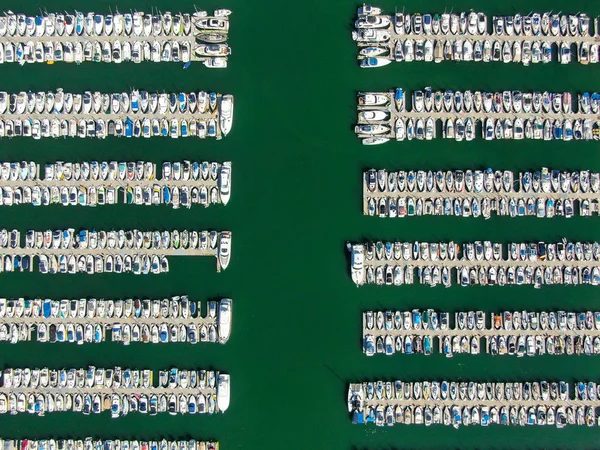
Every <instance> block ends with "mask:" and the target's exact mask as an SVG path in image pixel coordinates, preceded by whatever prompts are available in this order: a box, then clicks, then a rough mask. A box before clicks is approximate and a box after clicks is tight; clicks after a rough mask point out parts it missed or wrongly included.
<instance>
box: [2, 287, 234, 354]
mask: <svg viewBox="0 0 600 450" xmlns="http://www.w3.org/2000/svg"><path fill="white" fill-rule="evenodd" d="M201 308H202V305H201V302H195V301H190V300H189V299H188V297H187V296H186V295H184V296H181V297H180V296H176V297H172V298H171V299H153V300H150V299H131V298H128V299H125V300H104V299H98V300H97V299H95V298H89V299H85V298H82V299H73V300H68V299H62V300H50V299H39V298H37V299H24V298H19V299H8V300H7V299H5V298H0V341H4V342H10V343H11V344H16V343H18V342H23V341H30V340H36V341H37V342H50V343H55V342H71V343H77V344H86V343H99V342H103V341H107V340H109V337H110V340H111V341H112V342H121V343H122V344H124V345H129V344H130V343H134V342H143V343H153V344H158V343H170V342H189V343H190V344H197V343H198V342H218V343H220V344H225V343H226V342H227V341H228V340H229V336H230V334H231V318H232V301H231V299H228V298H224V299H222V300H221V301H220V302H216V301H209V302H207V313H206V314H205V316H204V317H203V316H202V311H201Z"/></svg>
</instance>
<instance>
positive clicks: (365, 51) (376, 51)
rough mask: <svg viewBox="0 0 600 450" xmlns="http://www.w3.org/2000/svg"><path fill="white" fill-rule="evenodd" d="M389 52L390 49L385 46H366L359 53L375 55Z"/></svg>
mask: <svg viewBox="0 0 600 450" xmlns="http://www.w3.org/2000/svg"><path fill="white" fill-rule="evenodd" d="M387 52H389V50H388V49H387V48H383V47H365V48H363V49H361V51H360V52H359V53H360V54H361V55H362V56H367V57H373V56H379V55H383V54H385V53H387Z"/></svg>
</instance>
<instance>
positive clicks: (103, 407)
mask: <svg viewBox="0 0 600 450" xmlns="http://www.w3.org/2000/svg"><path fill="white" fill-rule="evenodd" d="M153 375H154V373H153V372H152V370H148V369H144V370H135V369H124V368H123V369H122V368H121V367H115V368H111V369H102V368H96V367H94V366H89V367H88V368H87V370H86V369H83V368H81V369H59V370H54V369H48V368H47V367H44V368H42V369H37V368H36V369H29V368H26V369H19V368H17V369H12V368H9V369H5V370H4V372H3V375H2V387H1V388H0V414H6V413H10V414H17V413H24V412H28V413H29V414H37V415H39V416H43V415H44V414H45V413H50V412H55V411H56V412H62V411H73V412H81V413H83V414H90V413H94V414H99V413H101V412H103V411H110V413H111V417H113V418H117V417H119V416H122V415H123V416H124V415H127V414H128V413H130V412H140V413H143V414H150V415H155V414H157V413H166V412H168V413H169V414H171V415H175V414H187V413H190V414H196V413H198V414H203V413H208V414H213V413H217V412H225V411H226V410H227V408H228V407H229V387H230V386H229V375H227V374H223V373H220V372H215V371H212V370H209V371H206V370H183V369H176V368H174V369H170V370H161V371H160V372H159V374H158V385H155V384H154V381H155V380H154V378H153Z"/></svg>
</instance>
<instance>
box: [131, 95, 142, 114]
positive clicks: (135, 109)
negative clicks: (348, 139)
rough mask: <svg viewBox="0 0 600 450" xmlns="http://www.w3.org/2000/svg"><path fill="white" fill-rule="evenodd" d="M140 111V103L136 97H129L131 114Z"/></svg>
mask: <svg viewBox="0 0 600 450" xmlns="http://www.w3.org/2000/svg"><path fill="white" fill-rule="evenodd" d="M139 109H140V102H139V101H138V99H137V96H135V97H134V96H133V95H132V96H131V112H138V111H139Z"/></svg>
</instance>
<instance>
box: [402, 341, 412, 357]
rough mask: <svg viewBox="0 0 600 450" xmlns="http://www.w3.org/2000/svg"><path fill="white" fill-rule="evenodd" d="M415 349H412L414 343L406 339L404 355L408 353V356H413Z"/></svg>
mask: <svg viewBox="0 0 600 450" xmlns="http://www.w3.org/2000/svg"><path fill="white" fill-rule="evenodd" d="M412 352H413V349H412V342H411V340H410V339H405V341H404V353H406V354H407V355H412Z"/></svg>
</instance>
